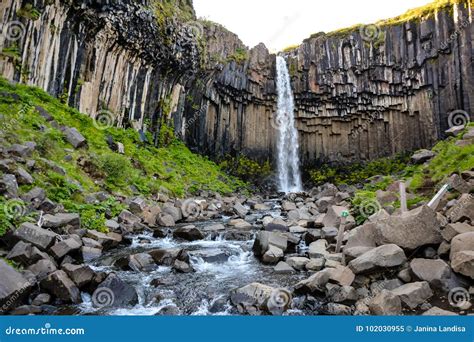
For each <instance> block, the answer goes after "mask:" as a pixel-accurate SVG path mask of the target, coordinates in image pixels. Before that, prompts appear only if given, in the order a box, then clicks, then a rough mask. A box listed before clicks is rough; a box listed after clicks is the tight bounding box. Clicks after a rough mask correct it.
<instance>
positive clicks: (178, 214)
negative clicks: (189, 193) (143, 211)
mask: <svg viewBox="0 0 474 342" xmlns="http://www.w3.org/2000/svg"><path fill="white" fill-rule="evenodd" d="M184 207H186V206H184ZM163 213H166V214H168V215H171V216H172V217H173V220H174V222H178V221H181V220H182V219H183V212H182V211H181V208H177V207H175V206H174V205H171V204H165V206H164V207H163ZM187 214H189V213H187ZM188 216H189V215H188Z"/></svg>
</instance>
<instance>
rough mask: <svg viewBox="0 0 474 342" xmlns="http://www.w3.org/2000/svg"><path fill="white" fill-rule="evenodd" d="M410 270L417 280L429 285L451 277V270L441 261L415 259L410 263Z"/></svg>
mask: <svg viewBox="0 0 474 342" xmlns="http://www.w3.org/2000/svg"><path fill="white" fill-rule="evenodd" d="M410 268H411V271H412V272H413V274H414V275H415V276H416V277H417V278H418V279H419V280H425V281H427V282H429V283H432V282H437V281H439V280H442V279H449V278H450V277H451V268H450V267H449V265H448V264H447V263H446V262H444V261H443V260H441V259H435V260H431V259H419V258H415V259H413V260H412V261H411V262H410Z"/></svg>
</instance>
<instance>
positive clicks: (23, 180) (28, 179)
mask: <svg viewBox="0 0 474 342" xmlns="http://www.w3.org/2000/svg"><path fill="white" fill-rule="evenodd" d="M15 175H16V180H17V182H18V184H22V185H31V184H33V183H34V182H35V180H34V179H33V177H32V176H31V175H30V174H29V173H28V172H27V171H26V170H25V169H24V168H22V167H19V168H18V169H17V170H16V172H15Z"/></svg>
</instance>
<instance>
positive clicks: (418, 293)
mask: <svg viewBox="0 0 474 342" xmlns="http://www.w3.org/2000/svg"><path fill="white" fill-rule="evenodd" d="M392 293H393V294H394V295H396V296H398V297H400V300H401V301H402V303H403V304H404V305H406V306H407V307H409V308H410V309H414V308H416V307H417V306H418V305H420V304H423V303H425V302H426V300H427V299H429V298H431V297H432V296H433V291H431V288H430V285H429V284H428V282H427V281H419V282H415V283H409V284H405V285H402V286H400V287H398V288H396V289H394V290H392Z"/></svg>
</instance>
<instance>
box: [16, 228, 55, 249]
mask: <svg viewBox="0 0 474 342" xmlns="http://www.w3.org/2000/svg"><path fill="white" fill-rule="evenodd" d="M14 235H15V236H16V237H17V238H18V239H20V240H22V241H24V242H29V243H31V244H33V245H35V246H36V247H38V248H40V249H41V250H47V249H48V248H49V247H51V246H52V245H53V244H54V243H55V242H56V239H57V238H58V235H57V234H56V233H53V232H51V231H49V230H46V229H43V228H40V227H38V226H37V225H34V224H32V223H23V224H22V225H21V226H20V227H19V228H18V229H17V230H15V232H14Z"/></svg>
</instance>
